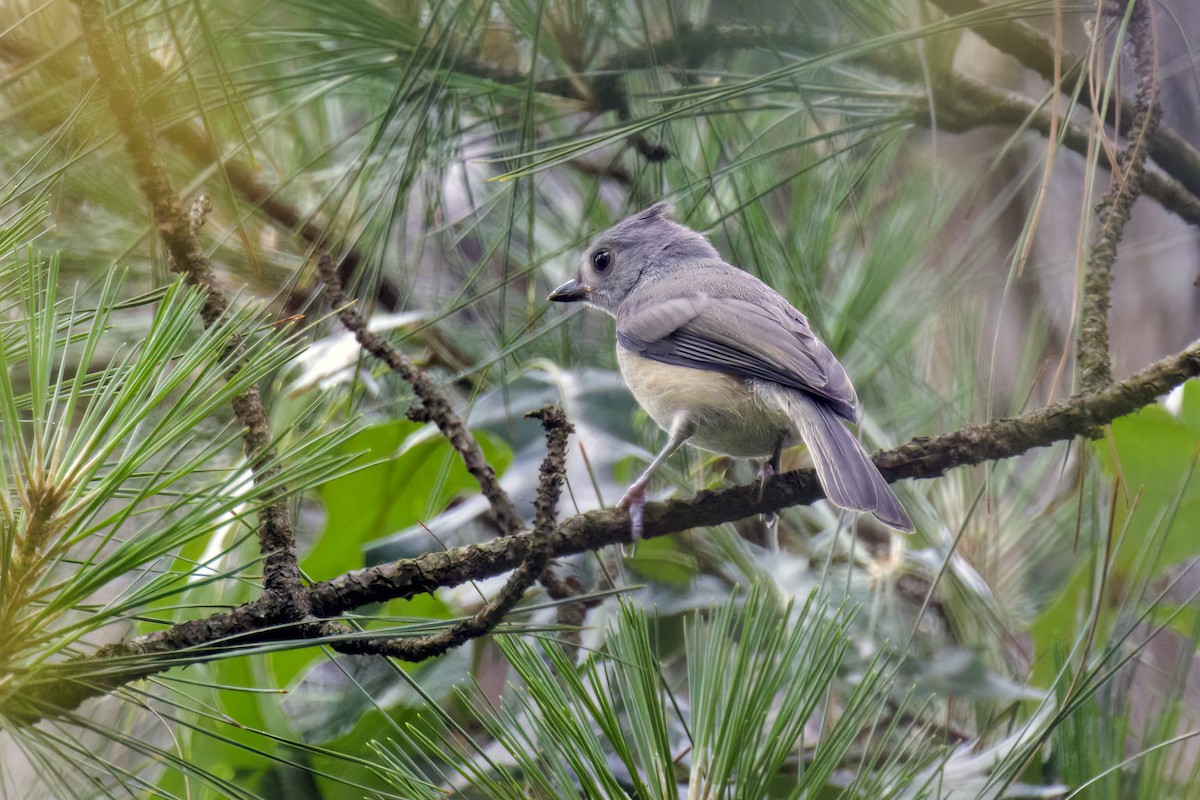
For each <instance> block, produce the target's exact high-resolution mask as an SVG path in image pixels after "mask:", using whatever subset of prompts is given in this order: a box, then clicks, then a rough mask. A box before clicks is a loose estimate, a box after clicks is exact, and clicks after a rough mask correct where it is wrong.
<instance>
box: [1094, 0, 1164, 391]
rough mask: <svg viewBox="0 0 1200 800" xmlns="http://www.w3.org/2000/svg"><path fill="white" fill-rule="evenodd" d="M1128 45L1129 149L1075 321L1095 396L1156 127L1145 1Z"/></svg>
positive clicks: (1105, 203) (1103, 377)
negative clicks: (1124, 241)
mask: <svg viewBox="0 0 1200 800" xmlns="http://www.w3.org/2000/svg"><path fill="white" fill-rule="evenodd" d="M1130 2H1131V3H1132V4H1133V8H1132V10H1131V16H1130V20H1129V43H1130V46H1131V49H1132V50H1133V62H1134V69H1135V70H1136V71H1137V75H1138V86H1137V94H1136V100H1135V104H1136V110H1135V113H1134V117H1133V122H1132V124H1131V126H1130V131H1129V144H1128V146H1127V147H1126V148H1125V149H1124V150H1122V151H1121V152H1119V153H1118V154H1117V159H1116V161H1117V163H1115V164H1113V165H1112V188H1111V189H1109V191H1108V193H1107V194H1106V195H1105V196H1104V199H1103V200H1102V201H1101V203H1100V209H1099V213H1100V230H1099V232H1098V233H1097V234H1096V239H1095V241H1093V242H1092V246H1091V248H1090V249H1089V251H1088V258H1087V265H1086V266H1085V269H1084V276H1083V301H1082V304H1081V313H1080V321H1079V337H1078V352H1077V354H1076V365H1077V366H1076V369H1077V372H1078V375H1079V388H1080V389H1081V390H1083V391H1085V392H1095V391H1098V390H1100V389H1102V388H1104V387H1105V386H1108V385H1109V384H1110V383H1112V357H1111V356H1110V355H1109V348H1108V310H1109V307H1110V306H1111V305H1112V266H1113V262H1115V261H1116V259H1117V246H1118V245H1119V244H1120V242H1121V238H1122V236H1123V235H1124V232H1125V225H1126V223H1128V222H1129V214H1130V212H1131V211H1132V210H1133V203H1134V201H1135V200H1137V198H1138V196H1139V195H1140V194H1141V192H1142V177H1143V176H1144V175H1145V172H1146V156H1147V150H1148V146H1149V141H1150V137H1151V136H1152V135H1153V133H1154V130H1155V128H1156V126H1157V125H1158V103H1157V101H1156V98H1155V95H1156V93H1157V89H1158V76H1157V75H1156V74H1155V69H1154V67H1155V64H1154V61H1155V59H1154V36H1153V26H1152V25H1151V24H1150V19H1151V17H1150V10H1149V3H1148V2H1147V0H1130Z"/></svg>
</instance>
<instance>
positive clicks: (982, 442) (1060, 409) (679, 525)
mask: <svg viewBox="0 0 1200 800" xmlns="http://www.w3.org/2000/svg"><path fill="white" fill-rule="evenodd" d="M1197 375H1200V342H1197V343H1196V344H1194V345H1192V346H1191V347H1189V348H1188V349H1186V350H1184V351H1183V352H1181V353H1178V354H1176V355H1173V356H1170V357H1169V358H1165V359H1163V360H1161V361H1158V362H1156V363H1154V364H1152V365H1150V366H1149V367H1147V368H1145V369H1144V370H1142V371H1141V372H1138V373H1137V374H1135V375H1133V376H1132V377H1130V378H1129V379H1128V380H1126V381H1124V382H1122V383H1118V384H1115V385H1113V386H1110V387H1108V388H1106V389H1104V390H1103V391H1099V392H1096V393H1095V394H1090V395H1076V396H1074V397H1070V398H1067V399H1065V400H1061V401H1059V402H1057V403H1054V404H1053V405H1050V406H1046V407H1044V408H1040V409H1037V410H1035V411H1030V412H1028V413H1026V414H1023V415H1021V416H1019V417H1010V418H1004V419H998V420H993V421H992V422H988V423H986V424H983V425H972V426H968V427H965V428H961V429H959V430H957V431H952V432H949V433H943V434H941V435H938V436H933V437H919V438H916V439H913V440H912V441H911V442H909V443H908V444H905V445H903V446H901V447H898V448H895V449H894V450H885V451H882V452H880V453H877V454H876V455H875V456H874V458H873V460H874V462H875V464H876V466H878V467H879V469H880V471H881V472H882V473H883V476H884V477H885V478H886V479H887V480H888V481H891V482H894V481H897V480H901V479H904V478H916V479H928V478H936V477H938V476H940V475H943V474H944V473H946V472H947V471H948V470H951V469H954V468H956V467H963V466H970V465H974V464H981V463H983V462H985V461H996V460H1000V459H1004V458H1011V457H1013V456H1017V455H1021V454H1022V453H1025V452H1028V451H1029V450H1033V449H1035V448H1038V447H1046V446H1048V445H1051V444H1054V443H1055V442H1060V441H1064V440H1067V439H1072V438H1074V437H1076V436H1090V435H1093V434H1094V433H1095V431H1096V430H1097V428H1098V427H1099V426H1102V425H1106V424H1108V423H1110V422H1112V421H1113V420H1114V419H1116V418H1118V417H1122V416H1125V415H1126V414H1131V413H1133V412H1135V411H1137V410H1138V409H1140V408H1142V407H1144V406H1146V405H1148V404H1149V403H1152V402H1153V401H1154V399H1155V398H1156V397H1158V396H1160V395H1163V394H1166V393H1167V392H1169V391H1170V390H1171V389H1173V388H1174V387H1176V386H1178V385H1179V384H1180V383H1182V382H1183V381H1185V380H1187V379H1188V378H1192V377H1195V376H1197ZM822 496H823V495H822V492H821V486H820V483H819V482H818V481H817V477H816V473H814V472H813V471H812V470H797V471H795V472H789V473H787V474H785V475H781V476H779V477H778V478H776V479H774V480H772V481H770V482H768V483H767V485H766V486H765V487H764V488H763V489H762V490H761V492H760V489H759V486H758V484H752V485H750V486H736V487H732V488H729V489H723V490H721V491H716V492H711V491H704V492H700V493H699V494H698V495H696V496H695V497H693V498H691V499H688V500H669V501H667V502H663V503H650V504H648V505H647V506H646V509H645V531H644V534H643V535H644V538H653V537H656V536H663V535H666V534H668V533H675V532H677V531H683V530H687V529H689V528H695V527H700V526H710V525H720V524H723V523H726V522H733V521H736V520H739V519H745V518H746V517H750V516H753V515H755V514H762V513H766V512H771V511H779V510H781V509H783V508H787V507H789V506H794V505H803V504H807V503H812V502H814V501H816V500H818V499H820V498H821V497H822ZM536 536H537V534H536V533H534V532H529V533H522V534H518V535H515V536H501V537H497V538H496V539H493V540H491V541H490V542H484V543H482V544H477V545H469V546H466V547H457V548H453V549H450V550H445V551H440V552H434V553H426V554H425V555H422V556H418V557H417V558H410V559H403V560H401V561H392V562H388V563H386V564H379V565H377V566H374V567H368V568H366V569H359V570H353V571H351V572H347V573H346V574H344V575H341V576H339V577H336V578H333V579H332V580H328V581H323V582H321V583H317V584H314V585H312V586H311V587H309V588H308V589H307V590H306V595H307V602H308V605H309V608H310V610H311V613H312V614H313V615H314V616H315V617H318V618H325V619H332V618H336V617H338V616H340V615H341V614H344V613H346V612H348V611H352V610H354V609H356V608H359V607H361V606H364V605H367V604H369V603H377V602H383V601H386V600H391V599H395V598H409V597H414V596H416V595H418V594H426V593H429V592H433V591H435V590H437V589H439V588H443V587H449V586H457V585H459V584H461V583H465V582H467V581H474V580H482V579H484V578H488V577H492V576H494V575H501V574H504V573H505V572H508V571H509V570H512V569H515V568H516V567H517V566H518V565H519V564H521V562H523V561H526V560H527V559H529V557H530V555H531V554H532V553H533V552H534V549H535V546H536V544H537V541H536ZM630 540H631V536H630V528H629V513H628V512H627V511H626V510H625V509H622V508H609V509H602V510H598V511H591V512H588V513H586V514H580V515H578V516H575V517H572V518H570V519H568V520H565V521H564V522H563V523H562V524H560V525H559V526H558V527H557V528H556V529H555V530H554V531H553V533H552V534H550V536H549V537H548V539H547V540H546V542H545V548H544V552H545V554H546V555H547V556H548V557H561V556H567V555H573V554H575V553H582V552H587V551H592V550H599V549H600V548H603V547H607V546H609V545H613V544H617V543H620V542H628V541H630ZM306 630H307V631H309V633H306ZM313 630H315V626H311V625H310V626H307V628H306V626H303V625H293V626H280V625H278V624H275V623H274V621H273V620H271V619H270V618H268V617H266V616H264V615H263V613H262V611H261V609H260V608H259V606H258V605H257V604H256V603H249V604H246V605H243V606H239V607H238V608H235V609H232V610H230V611H225V612H221V613H218V614H213V615H212V616H209V617H206V618H204V619H197V620H189V621H187V622H183V623H180V624H178V625H175V626H172V627H170V628H167V629H165V630H162V631H156V632H154V633H149V634H145V635H143V636H138V637H136V638H133V639H129V640H127V641H124V642H119V643H117V644H113V645H109V646H107V647H104V648H101V649H100V650H98V651H97V652H96V653H95V654H93V655H91V656H81V657H79V658H75V659H72V660H70V661H66V662H64V663H62V664H58V665H55V666H54V667H48V668H46V669H45V671H44V675H45V677H44V678H34V679H32V680H31V683H30V686H29V689H28V691H26V692H23V693H22V694H21V695H20V696H18V697H16V698H14V701H16V702H20V703H22V704H23V709H24V710H22V709H4V711H3V713H5V714H6V715H7V716H8V717H9V718H10V719H15V720H17V721H19V722H24V723H31V722H34V721H36V720H37V719H39V718H41V717H42V716H44V715H46V714H48V713H50V712H51V711H52V710H54V709H71V708H74V707H75V706H77V705H79V703H81V702H83V701H84V700H86V699H88V698H90V697H96V696H98V695H101V694H104V693H106V692H108V691H112V690H113V689H115V688H117V687H119V686H121V685H123V684H125V683H129V682H131V681H134V680H138V679H140V678H144V677H147V676H149V675H152V674H155V673H158V672H163V671H165V670H167V669H169V668H171V667H173V666H178V665H182V664H186V663H192V662H195V661H202V660H205V659H206V658H212V657H214V656H216V655H218V654H220V653H221V652H223V650H222V649H221V648H224V649H225V650H228V649H229V648H230V647H233V648H243V647H248V646H250V645H252V644H255V643H258V642H263V641H276V640H285V639H295V638H298V637H304V636H306V635H307V636H308V637H309V638H311V639H312V640H313V641H314V642H319V641H320V640H319V638H317V637H316V636H315V634H314V633H312V631H313ZM97 673H101V676H100V677H97ZM83 676H87V679H86V680H84V677H83Z"/></svg>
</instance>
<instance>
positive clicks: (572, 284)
mask: <svg viewBox="0 0 1200 800" xmlns="http://www.w3.org/2000/svg"><path fill="white" fill-rule="evenodd" d="M590 291H591V289H589V288H588V287H587V286H584V285H583V284H582V283H580V282H579V279H578V278H572V279H571V280H569V281H567V282H566V283H564V284H563V285H562V286H560V287H558V288H557V289H555V290H554V291H553V292H551V293H550V296H549V297H547V298H546V299H547V300H554V301H555V302H558V303H574V302H575V301H576V300H582V299H584V298H585V297H587V296H588V292H590Z"/></svg>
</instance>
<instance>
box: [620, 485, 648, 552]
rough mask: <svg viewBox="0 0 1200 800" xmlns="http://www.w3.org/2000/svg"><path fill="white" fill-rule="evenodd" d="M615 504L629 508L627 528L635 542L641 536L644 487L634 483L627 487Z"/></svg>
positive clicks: (644, 498)
mask: <svg viewBox="0 0 1200 800" xmlns="http://www.w3.org/2000/svg"><path fill="white" fill-rule="evenodd" d="M617 505H619V506H622V507H624V508H628V509H629V528H630V532H631V533H632V534H633V540H634V541H635V542H636V541H637V540H638V539H641V538H642V521H643V516H642V514H643V510H644V509H645V508H646V487H645V486H638V485H637V484H636V483H635V484H634V485H633V486H630V487H629V491H627V492H625V496H624V497H622V498H621V502H620V503H618V504H617Z"/></svg>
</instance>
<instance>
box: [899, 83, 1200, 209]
mask: <svg viewBox="0 0 1200 800" xmlns="http://www.w3.org/2000/svg"><path fill="white" fill-rule="evenodd" d="M930 102H933V103H935V104H936V107H937V114H936V115H934V114H931V113H930V110H929V103H930ZM935 118H936V120H937V125H938V128H939V129H941V130H946V131H951V132H953V133H963V132H966V131H969V130H974V129H976V128H984V127H988V126H992V125H997V126H1003V127H1011V128H1020V127H1028V128H1029V129H1030V130H1034V131H1037V132H1038V133H1040V134H1042V135H1043V136H1046V137H1049V135H1050V131H1051V121H1050V111H1049V110H1048V109H1046V108H1042V107H1039V106H1038V105H1037V104H1036V103H1034V102H1033V101H1032V100H1030V99H1028V98H1026V97H1022V96H1020V95H1016V94H1013V93H1011V92H1004V91H1001V90H999V89H995V88H993V87H991V86H988V85H987V84H985V83H981V82H979V81H977V80H975V79H973V78H968V77H967V76H965V75H961V74H958V73H950V74H948V75H945V76H943V77H942V78H941V79H939V81H938V82H937V83H936V84H935V85H934V87H933V97H932V101H931V100H930V99H929V98H926V99H925V101H924V102H922V103H919V104H917V105H916V106H915V107H914V108H913V111H912V113H911V114H910V115H909V119H910V121H911V122H912V123H913V124H916V125H920V126H922V127H928V126H929V125H930V124H931V123H932V121H933V120H934V119H935ZM1059 129H1060V135H1061V137H1062V144H1063V146H1064V147H1066V148H1067V149H1068V150H1072V151H1074V152H1076V153H1078V154H1080V155H1081V156H1084V157H1087V156H1088V154H1089V153H1088V140H1089V135H1088V132H1087V131H1086V130H1085V129H1084V128H1083V127H1082V126H1080V125H1077V124H1074V123H1071V122H1067V121H1065V120H1062V119H1060V120H1059ZM1140 182H1141V191H1142V194H1144V195H1146V196H1147V197H1151V198H1153V199H1154V200H1156V201H1157V202H1158V203H1159V205H1161V206H1162V207H1163V208H1164V209H1165V210H1166V211H1169V212H1171V213H1172V214H1175V216H1177V217H1179V218H1180V219H1182V220H1183V221H1184V222H1187V223H1188V224H1190V225H1194V226H1196V227H1200V199H1197V197H1196V196H1194V195H1193V194H1192V193H1191V192H1189V191H1188V190H1187V189H1186V188H1184V186H1183V185H1182V184H1180V183H1179V182H1178V181H1176V180H1174V179H1173V178H1171V177H1169V176H1167V175H1163V174H1162V173H1159V172H1156V171H1151V170H1145V171H1143V172H1142V173H1141V176H1140Z"/></svg>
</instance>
